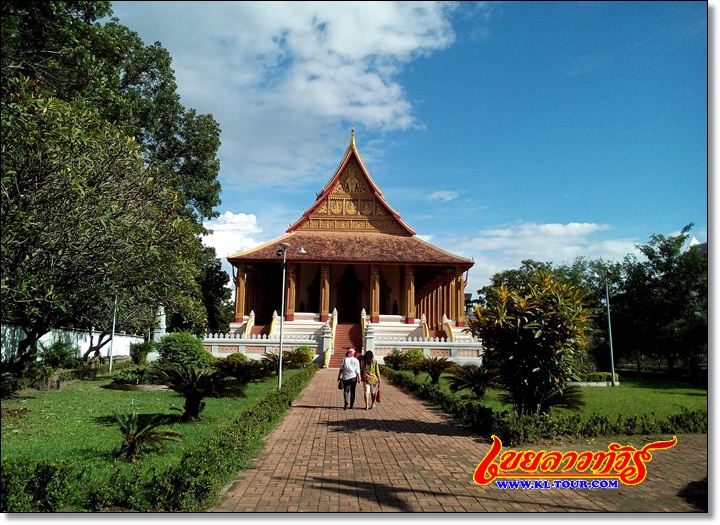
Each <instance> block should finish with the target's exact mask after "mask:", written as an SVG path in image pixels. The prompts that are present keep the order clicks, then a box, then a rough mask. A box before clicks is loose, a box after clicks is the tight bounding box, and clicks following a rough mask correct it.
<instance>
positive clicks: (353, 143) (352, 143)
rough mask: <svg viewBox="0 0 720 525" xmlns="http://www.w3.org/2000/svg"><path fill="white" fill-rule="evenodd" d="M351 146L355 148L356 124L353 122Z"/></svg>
mask: <svg viewBox="0 0 720 525" xmlns="http://www.w3.org/2000/svg"><path fill="white" fill-rule="evenodd" d="M350 147H351V148H352V149H355V124H353V127H352V132H351V135H350Z"/></svg>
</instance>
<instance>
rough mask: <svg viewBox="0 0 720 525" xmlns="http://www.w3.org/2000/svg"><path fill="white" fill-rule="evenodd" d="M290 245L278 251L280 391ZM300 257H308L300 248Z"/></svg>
mask: <svg viewBox="0 0 720 525" xmlns="http://www.w3.org/2000/svg"><path fill="white" fill-rule="evenodd" d="M288 248H290V245H289V244H288V243H286V242H281V243H280V249H279V250H278V251H277V256H278V257H280V256H282V262H281V263H280V264H281V265H282V290H281V292H280V350H279V354H280V355H279V356H278V390H280V389H281V388H282V359H283V323H284V322H285V289H286V288H287V282H286V277H285V275H286V272H285V270H286V268H287V249H288ZM297 253H298V255H307V252H306V251H305V249H304V248H302V247H301V248H300V249H299V250H298V251H297Z"/></svg>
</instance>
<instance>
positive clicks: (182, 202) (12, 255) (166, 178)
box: [0, 0, 221, 353]
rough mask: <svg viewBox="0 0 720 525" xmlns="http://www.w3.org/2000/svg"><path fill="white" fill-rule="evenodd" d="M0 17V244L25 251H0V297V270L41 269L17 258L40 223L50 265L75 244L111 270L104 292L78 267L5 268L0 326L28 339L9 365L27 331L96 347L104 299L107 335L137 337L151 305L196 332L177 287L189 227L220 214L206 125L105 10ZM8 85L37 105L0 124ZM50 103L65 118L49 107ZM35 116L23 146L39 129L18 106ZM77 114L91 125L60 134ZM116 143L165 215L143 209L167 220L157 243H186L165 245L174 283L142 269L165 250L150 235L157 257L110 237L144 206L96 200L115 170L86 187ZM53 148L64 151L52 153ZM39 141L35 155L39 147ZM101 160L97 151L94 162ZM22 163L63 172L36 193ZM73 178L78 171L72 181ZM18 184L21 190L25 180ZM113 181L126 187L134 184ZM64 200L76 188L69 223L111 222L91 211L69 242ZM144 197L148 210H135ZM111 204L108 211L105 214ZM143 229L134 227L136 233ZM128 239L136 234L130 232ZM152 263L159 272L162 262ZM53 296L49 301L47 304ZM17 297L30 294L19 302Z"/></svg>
mask: <svg viewBox="0 0 720 525" xmlns="http://www.w3.org/2000/svg"><path fill="white" fill-rule="evenodd" d="M0 10H1V11H0V13H1V15H2V26H1V30H2V40H1V42H0V45H1V46H2V54H1V56H0V85H1V86H2V89H3V96H4V97H5V98H4V99H3V104H4V106H3V128H2V131H3V138H4V139H5V138H7V137H12V139H13V140H12V141H10V142H11V143H10V144H8V145H7V148H4V150H3V153H6V152H7V153H8V154H11V155H15V158H14V159H13V160H12V161H10V162H7V163H4V164H3V184H4V188H3V191H4V192H5V193H4V194H3V217H4V218H8V220H7V221H5V220H4V221H3V225H2V228H3V241H5V240H6V239H8V240H10V239H22V238H25V239H27V242H26V243H22V242H16V243H13V242H9V244H8V246H7V248H6V246H5V245H4V246H3V266H4V268H3V278H4V279H5V280H4V281H3V286H4V287H5V286H6V285H7V286H11V285H10V284H9V283H10V281H9V280H7V277H6V276H7V273H8V272H11V271H14V270H13V268H15V267H14V266H10V267H9V269H8V270H7V272H6V271H5V267H6V265H5V262H6V261H7V264H8V265H11V264H12V262H13V261H21V262H23V263H24V262H26V260H27V258H28V257H31V258H33V259H34V260H35V264H36V266H37V265H41V264H42V263H43V262H47V260H43V259H42V258H38V257H37V256H36V252H32V250H31V251H30V254H29V253H28V248H29V247H30V245H31V244H32V243H33V241H34V240H35V239H33V238H32V236H31V235H32V234H33V232H34V231H36V230H37V229H38V228H41V227H40V226H39V225H41V224H42V222H41V221H45V220H46V221H56V222H49V223H47V224H45V230H44V231H47V232H54V233H57V234H58V237H57V241H56V243H55V245H54V246H53V247H54V249H56V250H57V253H56V254H55V255H56V256H57V255H58V254H59V253H62V254H63V255H66V254H69V253H74V252H75V251H76V249H77V248H78V246H80V245H82V244H83V243H85V246H86V247H90V246H93V245H95V246H96V247H100V248H101V249H100V251H103V250H105V249H107V250H108V251H110V250H115V252H114V253H115V260H114V261H113V263H112V266H113V271H112V272H111V271H109V270H108V271H107V272H106V273H105V276H106V277H107V278H106V279H104V280H103V279H98V278H93V279H91V280H89V279H88V278H87V277H88V272H85V271H83V268H82V264H83V261H84V259H82V258H78V259H76V264H67V263H65V262H63V263H62V264H57V263H56V262H55V259H53V260H52V261H50V263H49V265H48V266H47V268H51V269H52V271H53V272H54V274H53V275H54V276H53V277H52V278H50V277H49V276H48V275H47V273H45V274H39V275H34V274H28V273H23V272H24V271H25V270H24V269H23V267H21V266H17V275H14V276H13V278H12V279H13V283H14V284H12V286H14V287H15V289H16V291H18V290H22V291H23V293H26V294H27V297H26V298H25V299H23V300H22V301H23V302H20V303H17V304H15V305H12V308H10V307H9V305H8V304H6V303H7V300H6V297H3V322H15V323H18V322H20V321H21V320H22V323H23V327H25V328H27V329H29V330H30V332H28V339H27V340H26V341H24V342H22V343H21V353H24V350H27V347H28V345H29V346H33V345H34V341H35V339H36V338H37V337H40V336H41V335H42V334H41V333H39V331H40V330H42V329H43V327H45V326H48V324H49V325H50V326H55V327H57V326H74V327H77V328H86V329H90V328H95V329H96V330H100V331H101V332H102V334H101V336H100V340H99V341H98V342H97V343H96V345H95V346H96V347H98V346H99V345H102V344H106V342H107V340H108V339H107V334H108V333H109V332H110V330H111V320H112V312H113V309H114V305H115V304H116V298H117V307H118V308H117V310H118V329H120V330H126V331H132V332H135V333H145V332H146V330H148V329H149V328H148V326H151V325H152V324H153V323H154V316H155V312H156V309H157V303H158V300H159V299H160V298H161V299H162V302H163V304H165V306H166V308H168V309H170V311H172V312H175V313H178V314H180V315H182V317H183V319H184V322H187V323H192V324H193V325H194V326H198V327H204V326H205V322H206V321H205V318H206V317H207V314H206V313H204V312H202V311H200V310H198V308H197V303H196V299H197V281H195V283H193V284H190V281H188V279H187V276H188V275H190V274H192V275H194V276H197V275H199V274H200V269H201V264H202V257H200V256H198V253H199V250H200V242H199V236H200V235H201V234H202V233H203V232H204V229H203V226H202V221H203V219H206V218H211V217H214V216H216V215H217V213H216V212H215V211H214V207H215V206H217V205H218V204H219V203H220V199H219V194H220V184H219V182H218V180H217V175H218V170H219V162H218V160H217V150H218V148H219V145H220V139H219V135H220V129H219V126H218V125H217V123H216V122H215V120H214V119H213V118H212V116H210V115H201V114H198V113H197V112H196V111H195V110H193V109H186V108H185V107H183V105H182V104H181V103H180V97H179V95H178V93H177V86H176V83H175V77H174V72H173V70H172V67H171V57H170V55H169V53H168V52H167V50H166V49H164V48H163V47H162V45H161V44H160V43H157V42H156V43H154V44H152V45H145V44H144V43H143V42H142V40H141V39H140V38H139V36H138V35H137V34H136V33H135V32H133V31H131V30H130V29H128V28H127V27H125V26H123V25H122V24H120V23H119V21H118V20H117V19H115V18H112V10H111V4H110V2H91V1H50V2H39V1H30V2H28V1H14V0H10V1H7V2H3V3H2V4H0ZM20 78H23V79H26V80H23V81H22V82H24V83H26V84H27V83H32V84H33V85H34V86H36V88H37V90H39V89H40V88H39V86H43V89H47V93H44V94H42V95H41V94H40V93H39V92H38V93H36V95H37V97H36V98H37V100H36V101H34V102H33V103H32V104H29V103H28V104H27V107H26V109H27V110H28V111H27V113H28V114H27V115H24V116H21V117H19V118H14V119H11V118H8V119H5V118H4V117H5V111H6V106H5V104H6V103H8V104H9V103H10V102H12V100H11V97H12V96H15V95H16V93H15V92H16V91H17V89H16V87H15V86H16V83H17V82H18V79H20ZM27 79H29V80H27ZM61 102H64V103H66V104H67V105H66V106H61V105H60V104H61ZM36 103H37V104H46V105H47V108H45V109H42V108H40V109H42V116H45V114H46V113H47V115H48V118H47V119H46V122H43V123H41V124H42V126H44V127H40V128H38V129H36V130H32V129H31V133H30V134H29V140H28V141H27V142H26V143H23V140H24V139H23V137H24V129H25V128H24V127H23V125H24V124H25V122H24V121H23V119H25V118H28V119H30V120H33V119H35V121H34V122H35V124H38V123H39V122H38V121H37V117H38V116H39V115H40V113H37V111H36V110H35V109H33V108H32V107H31V106H32V105H33V104H36ZM83 115H84V116H85V117H83V118H86V117H87V115H92V122H91V123H90V125H89V126H88V127H87V128H85V129H83V128H82V125H83V124H82V123H80V122H79V121H77V122H71V120H72V119H73V118H75V119H80V118H81V116H83ZM15 117H17V115H15ZM103 123H111V126H112V129H113V133H116V134H117V137H114V138H112V139H108V138H107V137H102V134H103V133H105V134H107V133H109V132H107V129H110V128H107V129H106V128H103V126H104V124H103ZM62 126H66V127H68V129H71V131H72V132H73V133H74V134H75V135H74V136H68V137H63V136H61V133H60V132H59V130H60V129H61V128H62ZM98 130H101V131H98ZM35 132H37V133H35ZM33 133H34V134H33ZM43 133H45V134H43ZM130 138H132V139H133V141H132V143H128V144H131V145H132V147H133V148H134V150H133V153H132V157H133V162H136V163H137V165H133V169H136V170H139V169H140V167H141V166H144V167H145V168H146V169H147V170H149V171H148V173H149V175H147V174H146V176H147V178H149V179H151V180H152V181H153V182H152V184H153V185H154V188H156V189H157V188H162V191H163V192H166V195H165V196H164V197H163V198H164V199H166V201H167V202H165V203H164V204H160V203H158V201H154V202H155V204H156V205H157V207H156V208H153V207H149V208H148V210H155V209H158V210H164V213H165V214H166V216H167V218H168V220H174V221H175V223H174V224H173V226H172V229H173V232H172V233H171V234H170V237H172V236H173V235H175V236H177V235H180V236H182V235H185V236H188V235H190V236H194V237H195V239H194V241H192V242H189V241H188V242H185V241H183V242H179V243H177V244H175V248H174V250H175V251H176V253H175V254H174V255H173V256H172V257H176V258H178V260H177V264H176V265H175V266H176V268H175V269H174V270H169V269H167V268H166V267H165V266H163V268H160V269H159V270H158V272H154V271H152V270H151V268H152V266H153V264H156V263H157V261H158V260H159V259H161V258H162V257H165V256H167V257H169V250H170V249H171V248H170V246H171V244H172V243H168V242H167V239H166V238H163V236H162V235H161V234H159V233H157V232H156V237H154V238H153V239H155V238H156V239H157V244H155V243H154V241H153V240H148V241H147V242H146V243H145V244H144V245H142V246H141V245H138V244H132V243H131V244H130V245H129V246H128V245H126V244H125V239H124V235H125V234H126V233H127V231H126V229H124V228H123V227H121V226H120V224H126V225H127V226H126V228H130V229H131V225H129V221H130V220H132V219H133V218H134V217H135V215H133V212H132V210H133V209H135V208H137V207H138V206H142V205H143V203H147V202H148V198H139V199H135V198H134V197H135V196H136V194H137V193H138V192H139V191H142V190H143V188H144V187H145V186H143V185H140V186H138V187H132V185H131V184H124V183H121V184H118V185H116V188H115V189H114V190H112V191H109V190H108V186H109V185H110V184H113V183H114V181H115V180H119V179H122V177H118V176H115V178H113V175H117V174H116V173H115V171H118V172H122V171H123V170H126V169H127V167H128V164H126V165H122V164H119V165H117V166H113V167H111V168H110V170H109V171H108V173H109V174H110V175H109V176H108V178H107V179H106V180H103V179H102V177H92V176H88V173H93V172H94V173H101V172H102V170H103V169H105V166H109V165H111V164H112V163H113V162H114V157H113V155H117V159H119V160H121V161H122V160H126V159H129V157H128V156H127V155H126V153H127V151H126V150H124V149H123V148H120V147H118V144H117V143H119V142H121V141H124V140H129V139H130ZM64 140H66V143H63V141H64ZM42 141H47V142H46V143H44V144H43V143H42ZM53 141H55V142H53ZM83 148H85V149H83ZM103 148H107V151H106V152H104V153H101V152H100V151H101V150H102V149H103ZM26 152H27V153H29V155H30V157H29V158H30V159H42V160H43V161H46V160H47V159H49V158H52V157H53V156H55V158H56V159H64V160H66V161H67V165H66V167H65V169H66V172H67V173H65V179H64V180H62V181H61V180H60V179H59V178H50V179H48V180H44V177H46V174H45V173H44V172H42V169H45V168H44V167H43V168H41V170H40V171H39V172H38V171H37V170H36V168H38V166H39V165H40V163H39V162H38V161H36V160H33V161H32V162H31V161H28V162H26V164H25V165H24V166H20V165H19V164H17V159H19V158H20V156H21V155H22V154H24V153H26ZM75 156H79V158H80V159H85V160H87V163H86V164H82V163H80V162H74V161H75V160H76V159H75ZM88 159H89V160H88ZM13 162H14V163H15V164H14V165H13ZM128 162H129V161H128ZM81 164H82V165H81ZM19 166H20V167H19ZM57 169H60V168H57ZM114 169H116V170H115V171H113V170H114ZM33 170H35V171H33ZM82 170H89V171H88V173H83V172H82ZM33 173H34V175H31V174H33ZM32 176H34V177H35V178H34V179H33V178H32ZM28 177H30V178H29V179H28V180H29V182H28V180H26V179H27V178H28ZM124 180H127V181H133V182H137V180H136V178H135V177H128V178H127V179H124ZM24 184H26V185H25V186H23V185H24ZM73 188H75V189H77V188H82V192H83V200H82V202H81V203H80V204H81V206H80V207H79V208H78V209H76V212H75V213H74V215H76V216H78V217H79V216H84V214H85V215H87V216H89V213H90V212H92V210H93V209H95V210H100V209H101V207H102V206H105V205H108V206H110V208H109V209H111V210H113V214H111V215H107V214H106V213H104V212H105V210H103V212H102V213H98V214H97V217H98V218H97V219H96V220H94V221H92V220H90V219H87V220H86V222H87V224H92V225H93V226H97V225H98V224H99V225H100V226H102V228H103V231H101V232H98V231H95V230H93V229H92V228H90V229H88V228H86V226H87V224H86V223H82V222H77V225H78V227H77V229H75V230H73V225H72V224H71V222H70V221H69V220H63V219H70V218H71V217H72V216H73V214H66V213H63V212H64V211H65V210H67V208H68V207H69V206H70V205H75V204H76V202H75V201H74V200H73V199H68V198H67V195H66V194H67V192H68V191H70V190H71V189H73ZM56 190H57V191H56ZM33 192H37V194H32V193H33ZM113 192H114V193H113ZM123 192H126V193H123ZM109 195H114V201H113V199H109V200H108V196H109ZM146 197H147V196H146ZM154 198H155V197H149V201H153V199H154ZM112 202H115V204H114V205H112ZM18 203H19V204H18ZM15 206H17V207H18V209H15V208H14V207H15ZM34 206H37V207H38V209H40V207H43V206H44V207H45V208H47V209H46V210H43V211H42V212H41V213H35V212H28V214H27V215H22V213H19V212H18V210H25V209H26V208H27V209H31V208H33V207H34ZM126 209H127V210H130V211H129V212H128V214H127V217H126V218H127V219H128V221H123V220H122V219H120V218H119V215H120V214H123V213H125V210H126ZM48 210H54V211H55V212H56V214H55V215H62V217H61V218H60V219H58V218H57V217H56V216H54V215H53V214H52V213H50V212H49V211H48ZM16 212H18V213H16ZM181 219H182V220H181ZM100 221H102V223H101V222H100ZM148 224H149V223H145V226H147V225H148ZM60 226H62V227H63V228H64V230H63V231H62V232H59V231H58V228H59V227H60ZM166 226H167V221H162V220H158V221H157V223H156V224H155V227H156V228H157V229H158V230H163V229H164V228H166ZM139 228H140V229H142V226H139ZM163 231H165V232H169V231H170V230H167V229H166V230H163ZM88 232H92V234H93V235H92V236H91V235H90V234H88ZM97 233H102V235H96V234H97ZM181 233H182V235H181ZM187 238H188V239H189V237H187ZM31 239H32V240H31ZM118 243H119V244H120V245H122V247H119V246H118ZM3 244H5V243H3ZM66 245H67V246H66ZM33 248H34V249H35V250H42V249H44V246H42V245H41V244H40V243H38V245H36V246H33ZM133 250H134V251H133ZM130 252H132V254H131V253H130ZM161 254H162V255H161ZM181 254H182V257H181ZM145 256H147V258H146V260H147V263H148V264H147V265H146V268H147V271H146V272H145V273H143V272H140V271H138V262H140V261H137V260H136V258H137V257H140V259H143V258H144V257H145ZM133 257H135V258H133ZM56 258H57V257H56ZM97 259H101V257H88V260H90V261H91V263H90V264H89V265H88V266H89V267H93V263H94V262H95V261H96V260H97ZM181 259H182V260H181ZM188 260H189V261H192V262H193V264H196V266H195V268H189V267H188V265H187V261H188ZM166 262H167V264H170V260H169V259H168V260H167V261H166ZM107 264H111V263H110V262H108V263H107ZM173 272H175V274H177V275H179V274H180V273H182V274H183V277H182V278H178V279H175V281H173V278H170V274H172V273H173ZM90 273H92V272H90ZM111 275H112V276H113V278H114V279H115V281H113V282H110V276H111ZM24 279H27V280H26V281H24ZM36 280H37V281H38V282H35V281H36ZM129 281H132V282H133V285H132V286H122V285H120V284H118V283H126V282H129ZM72 282H80V283H82V287H81V288H83V289H84V290H86V291H84V292H83V293H80V292H73V293H69V291H68V290H69V283H72ZM5 289H6V288H3V290H4V291H5ZM60 289H62V290H63V291H62V292H58V290H60ZM31 290H34V291H35V292H37V296H35V298H34V299H32V300H31V299H30V296H31V295H32V294H31V293H30V291H31ZM217 293H218V294H219V293H221V292H220V291H218V292H217ZM43 294H44V295H43ZM40 295H42V296H43V297H44V299H43V300H42V301H41V302H39V299H38V297H39V296H40ZM8 297H9V296H8ZM24 309H26V310H27V312H25V310H24ZM40 311H42V312H43V313H42V314H41V313H39V312H40ZM59 313H62V314H63V315H59ZM41 317H42V318H43V319H40V318H41ZM58 323H59V324H58ZM31 326H32V327H33V328H30V327H31Z"/></svg>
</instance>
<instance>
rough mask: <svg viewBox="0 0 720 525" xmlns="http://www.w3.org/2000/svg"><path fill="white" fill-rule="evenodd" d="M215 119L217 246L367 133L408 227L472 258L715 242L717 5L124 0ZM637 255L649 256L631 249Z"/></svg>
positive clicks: (308, 183)
mask: <svg viewBox="0 0 720 525" xmlns="http://www.w3.org/2000/svg"><path fill="white" fill-rule="evenodd" d="M113 10H114V12H115V15H116V16H117V17H118V18H119V19H120V22H121V23H123V24H125V25H127V26H128V27H130V28H131V29H133V30H135V31H137V32H138V33H139V35H140V36H141V37H142V38H143V40H144V41H145V42H146V43H152V42H154V41H160V42H161V43H162V45H163V46H165V47H166V48H167V49H168V50H169V52H170V54H171V56H172V58H173V67H174V69H175V72H176V77H177V83H178V90H179V93H180V94H181V96H182V102H183V104H184V105H185V106H186V107H192V108H195V109H197V110H198V112H200V113H211V114H212V115H213V116H214V117H215V119H216V120H217V121H218V122H219V123H220V127H221V129H222V142H223V145H222V147H221V149H220V152H219V157H220V161H221V170H220V180H221V183H222V185H223V192H222V195H221V198H222V201H223V203H222V205H221V206H220V207H219V208H218V211H219V212H221V214H222V215H221V217H220V218H219V219H217V220H214V221H211V222H210V223H209V224H208V225H209V227H210V228H212V229H213V230H214V232H215V233H214V234H213V235H212V236H210V237H209V238H207V239H206V242H207V243H208V244H211V245H213V246H215V248H216V250H217V252H218V255H219V256H225V255H227V254H229V253H233V252H236V251H239V250H243V249H248V248H251V247H253V246H255V245H257V244H259V243H261V242H266V241H268V240H271V239H273V238H275V237H278V236H280V235H281V234H283V233H284V231H285V229H286V228H287V225H288V224H290V223H292V222H294V221H295V220H296V219H297V218H299V217H300V215H301V214H302V212H303V209H304V208H308V207H309V206H310V205H311V204H312V203H313V202H314V199H315V195H316V193H317V192H318V191H319V190H320V189H321V187H322V186H323V185H324V184H325V183H326V182H327V181H328V180H329V178H330V176H331V175H332V174H333V172H334V170H335V168H336V167H337V164H338V162H339V161H340V160H341V157H342V154H343V153H344V151H345V149H346V147H347V145H348V143H349V140H350V128H351V125H353V124H354V125H355V130H356V143H357V146H358V149H359V151H360V154H361V156H362V157H363V160H364V162H365V165H366V167H367V168H368V170H369V172H370V175H371V176H372V177H373V179H374V180H375V182H376V183H377V184H378V185H379V186H380V187H381V188H382V189H383V191H384V193H385V196H386V198H387V200H388V202H389V203H390V205H391V206H393V207H394V208H395V209H396V210H399V211H400V215H401V216H402V218H403V220H405V222H406V223H408V224H409V225H411V226H413V227H414V228H415V231H416V232H417V233H418V234H419V235H422V236H423V238H425V239H426V240H429V241H430V242H432V243H433V244H436V245H437V246H439V247H441V248H443V249H446V250H448V251H450V252H453V253H456V254H458V255H462V256H466V257H474V259H475V261H476V264H475V267H474V268H473V269H472V270H471V271H470V274H469V284H468V291H475V290H477V288H479V287H481V286H484V285H485V284H487V282H488V279H489V277H490V276H491V275H492V274H493V273H495V272H497V271H501V270H503V269H506V268H511V267H517V266H518V265H519V264H520V261H521V260H523V259H525V258H533V259H537V260H542V261H554V262H555V263H560V262H564V261H571V260H572V259H573V258H574V257H576V256H582V255H585V256H590V257H602V258H605V259H612V260H619V259H622V258H623V257H624V256H625V254H627V253H630V252H635V248H634V247H635V245H636V244H638V243H645V242H647V241H648V239H649V237H650V235H651V234H653V233H662V234H665V235H669V234H674V233H678V232H679V231H680V229H681V228H682V227H683V226H685V225H686V224H687V223H689V222H694V223H695V227H694V229H693V231H692V233H693V234H694V235H695V237H696V238H697V239H698V240H699V241H701V242H704V241H706V240H707V237H708V234H707V232H708V213H707V211H708V207H707V203H708V194H707V190H708V165H707V153H708V144H707V122H708V118H707V116H708V113H707V112H708V107H707V87H708V81H707V74H708V68H707V16H708V6H707V4H706V3H704V2H637V3H635V2H587V3H585V2H538V3H533V2H520V3H513V2H508V3H505V2H480V3H474V2H463V3H433V2H421V3H419V4H415V3H411V2H400V3H394V2H378V3H373V2H361V3H352V2H327V3H323V2H320V3H304V2H291V3H283V2H278V3H276V2H257V3H255V2H238V3H236V2H219V3H213V2H179V3H175V2H114V3H113ZM635 253H636V252H635Z"/></svg>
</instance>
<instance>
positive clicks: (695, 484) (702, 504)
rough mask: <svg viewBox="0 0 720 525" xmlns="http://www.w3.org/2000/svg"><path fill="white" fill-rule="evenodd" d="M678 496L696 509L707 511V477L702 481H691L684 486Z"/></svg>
mask: <svg viewBox="0 0 720 525" xmlns="http://www.w3.org/2000/svg"><path fill="white" fill-rule="evenodd" d="M678 496H680V497H681V498H682V499H684V500H685V501H687V502H688V503H690V504H691V505H693V506H695V507H696V508H697V509H699V510H701V511H704V512H707V511H708V479H707V476H706V477H705V479H703V480H702V481H692V482H690V483H688V484H687V485H685V486H684V487H683V488H682V490H680V492H678Z"/></svg>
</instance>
